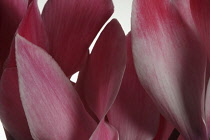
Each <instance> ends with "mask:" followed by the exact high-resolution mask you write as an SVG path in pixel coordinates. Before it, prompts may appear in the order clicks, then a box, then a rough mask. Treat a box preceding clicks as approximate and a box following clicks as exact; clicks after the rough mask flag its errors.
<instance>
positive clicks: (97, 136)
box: [89, 119, 119, 140]
mask: <svg viewBox="0 0 210 140" xmlns="http://www.w3.org/2000/svg"><path fill="white" fill-rule="evenodd" d="M89 140H119V134H118V132H117V130H116V129H115V128H114V127H113V126H111V125H110V124H108V123H107V122H105V120H104V119H102V120H101V122H100V123H99V124H98V126H97V128H96V130H95V131H94V132H93V134H92V136H91V137H90V139H89Z"/></svg>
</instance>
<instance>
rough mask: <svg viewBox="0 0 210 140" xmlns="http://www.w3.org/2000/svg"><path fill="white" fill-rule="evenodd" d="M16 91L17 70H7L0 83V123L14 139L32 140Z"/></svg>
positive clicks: (17, 89)
mask: <svg viewBox="0 0 210 140" xmlns="http://www.w3.org/2000/svg"><path fill="white" fill-rule="evenodd" d="M18 91H19V88H18V76H17V68H7V69H6V70H4V73H3V75H2V78H1V83H0V116H1V122H2V123H3V126H4V127H5V129H6V130H7V131H8V133H9V134H10V135H11V136H12V137H14V138H15V139H17V140H24V139H27V140H32V138H31V135H30V131H29V128H28V124H27V121H26V117H25V114H24V111H23V108H22V103H21V101H20V95H19V92H18Z"/></svg>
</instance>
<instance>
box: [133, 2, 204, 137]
mask: <svg viewBox="0 0 210 140" xmlns="http://www.w3.org/2000/svg"><path fill="white" fill-rule="evenodd" d="M131 33H132V43H133V46H132V47H133V54H134V63H135V67H136V71H137V74H138V77H139V79H140V81H141V82H142V84H143V86H144V87H145V89H146V90H147V91H148V93H149V95H150V96H151V97H152V99H153V100H154V101H155V103H156V105H157V106H158V108H159V109H160V111H161V112H162V114H163V116H164V117H165V118H166V119H168V120H170V121H171V122H172V124H173V125H174V126H175V127H176V128H177V129H178V130H179V132H180V133H181V134H182V135H183V136H184V137H185V138H186V139H193V140H206V139H207V132H206V125H205V114H204V95H205V94H204V92H205V88H204V85H205V82H204V80H205V69H206V55H205V53H204V52H203V51H202V49H201V48H202V47H201V44H200V42H199V41H198V40H197V38H196V37H197V35H195V34H194V32H193V31H191V28H190V27H188V26H187V24H185V22H184V21H183V20H182V18H181V16H180V15H179V13H178V11H177V9H176V8H175V7H174V5H173V4H172V3H171V1H168V0H150V1H148V0H134V3H133V16H132V32H131Z"/></svg>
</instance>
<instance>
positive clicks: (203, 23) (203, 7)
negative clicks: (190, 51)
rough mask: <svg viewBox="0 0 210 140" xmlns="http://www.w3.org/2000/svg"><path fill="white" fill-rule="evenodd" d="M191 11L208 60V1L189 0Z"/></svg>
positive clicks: (209, 54)
mask: <svg viewBox="0 0 210 140" xmlns="http://www.w3.org/2000/svg"><path fill="white" fill-rule="evenodd" d="M190 8H191V13H192V16H193V19H194V22H195V24H196V27H197V30H198V32H199V33H200V36H201V39H202V41H203V44H204V45H205V47H206V50H207V52H208V58H209V60H210V39H209V38H210V18H209V15H210V10H209V8H210V1H209V0H190Z"/></svg>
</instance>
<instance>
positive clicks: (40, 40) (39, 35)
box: [5, 0, 49, 68]
mask: <svg viewBox="0 0 210 140" xmlns="http://www.w3.org/2000/svg"><path fill="white" fill-rule="evenodd" d="M17 33H18V34H19V35H21V36H23V37H24V38H26V39H27V40H29V41H30V42H32V43H33V44H35V45H37V46H39V47H41V48H43V49H45V50H47V51H48V48H49V43H48V37H47V34H46V31H45V28H44V25H43V21H42V18H41V15H40V13H39V9H38V6H37V0H34V1H32V2H31V4H30V6H29V7H28V10H27V13H26V15H25V17H24V18H23V20H22V22H21V23H20V26H19V27H18V30H17ZM15 66H16V62H15V40H13V42H12V46H11V51H10V55H9V57H8V59H7V61H6V64H5V67H7V68H8V67H15Z"/></svg>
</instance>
